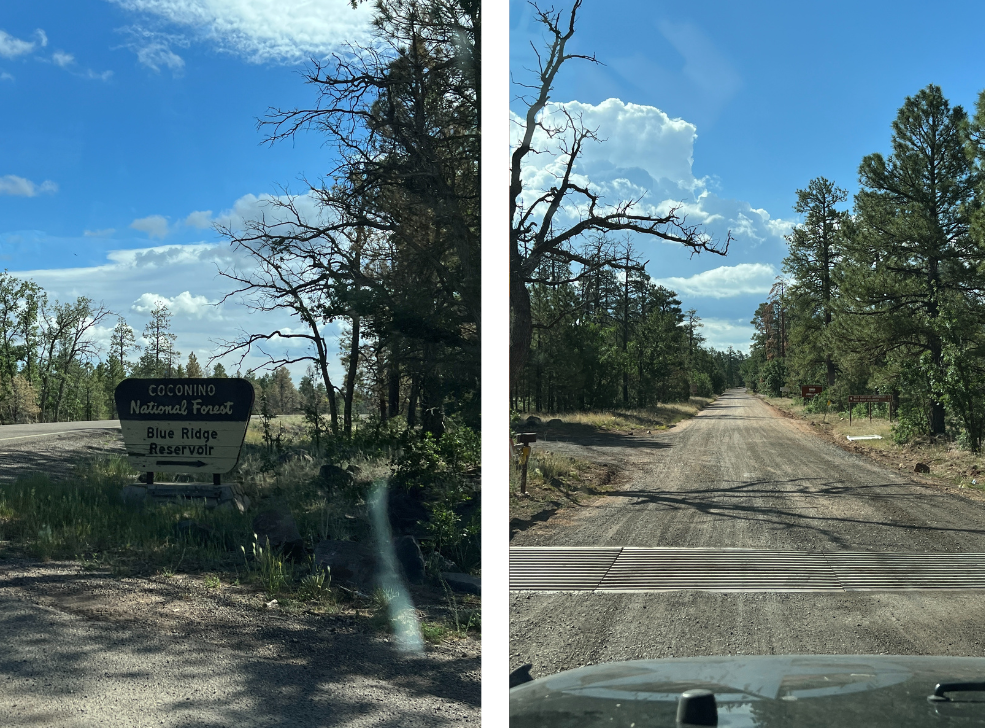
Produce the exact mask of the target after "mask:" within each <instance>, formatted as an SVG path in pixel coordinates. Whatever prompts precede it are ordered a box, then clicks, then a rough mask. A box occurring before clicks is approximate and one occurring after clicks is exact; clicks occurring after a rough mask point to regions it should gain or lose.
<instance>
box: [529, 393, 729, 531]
mask: <svg viewBox="0 0 985 728" xmlns="http://www.w3.org/2000/svg"><path fill="white" fill-rule="evenodd" d="M714 401H715V398H713V397H691V398H690V400H689V401H687V402H675V403H670V404H658V405H656V406H654V407H649V408H645V409H616V410H595V411H587V412H566V413H561V414H547V413H540V412H535V413H532V414H529V415H517V416H515V417H514V418H513V421H512V422H511V425H510V429H511V433H510V442H511V447H513V445H512V443H513V442H515V438H514V433H517V432H533V433H536V435H537V442H536V443H535V444H533V446H532V447H531V453H530V460H529V461H528V463H527V484H526V493H521V492H520V463H519V458H518V448H513V450H512V455H513V457H512V459H511V467H510V537H511V538H512V537H513V535H514V534H516V533H518V532H520V531H523V530H525V529H527V528H529V527H530V526H531V525H533V524H535V523H540V522H543V521H546V520H548V519H549V518H551V517H552V516H554V515H555V514H557V513H558V512H559V511H561V510H563V509H565V508H569V507H583V506H587V505H589V504H590V503H592V502H593V501H594V500H596V499H598V498H600V497H602V496H604V495H605V494H606V493H609V492H610V491H611V490H612V488H613V487H614V485H615V483H616V481H617V480H618V477H619V474H620V473H621V471H622V470H623V464H622V463H620V462H617V461H611V462H610V461H609V460H608V458H606V457H599V458H595V457H591V456H590V454H591V452H592V451H591V450H589V451H587V452H586V450H585V449H584V448H585V447H586V446H587V447H589V448H591V447H600V448H604V447H605V446H607V445H612V444H617V443H620V442H629V441H632V442H635V443H638V444H640V445H642V446H645V442H646V441H647V440H648V439H650V438H652V437H654V436H657V435H659V434H660V433H664V432H666V431H667V430H669V429H671V428H672V427H674V426H675V425H678V424H679V423H681V422H683V421H686V420H689V419H691V418H692V417H694V416H695V415H696V414H698V413H699V412H700V411H701V410H703V409H704V408H705V407H707V406H708V405H709V404H711V403H712V402H714ZM598 452H599V453H601V452H603V450H598ZM586 455H589V456H586Z"/></svg>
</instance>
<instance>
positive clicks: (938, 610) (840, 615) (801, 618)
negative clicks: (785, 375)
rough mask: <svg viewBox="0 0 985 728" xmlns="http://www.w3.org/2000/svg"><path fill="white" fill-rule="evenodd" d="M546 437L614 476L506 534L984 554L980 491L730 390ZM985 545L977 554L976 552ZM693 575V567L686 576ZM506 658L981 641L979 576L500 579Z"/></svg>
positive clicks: (983, 644) (585, 542) (771, 548)
mask: <svg viewBox="0 0 985 728" xmlns="http://www.w3.org/2000/svg"><path fill="white" fill-rule="evenodd" d="M547 447H550V448H551V449H552V450H556V451H558V452H562V453H567V454H571V455H575V456H578V457H581V458H587V459H595V460H596V461H598V462H608V463H613V464H619V465H620V466H621V467H622V468H625V471H624V474H623V478H622V479H621V481H620V484H619V487H618V488H617V489H616V490H615V491H614V492H612V493H611V494H609V495H607V496H605V497H603V498H602V499H600V500H598V501H596V502H594V503H592V504H589V505H586V506H585V507H582V508H568V509H565V510H564V511H562V514H563V515H561V516H560V517H557V516H556V517H555V518H552V519H550V520H548V521H546V522H544V523H538V524H534V525H533V526H531V527H530V528H529V529H527V530H525V531H523V532H520V533H518V534H516V535H515V536H514V538H513V540H512V542H511V545H512V546H513V547H530V546H559V547H575V546H592V547H603V546H634V547H665V548H676V549H682V548H691V549H694V548H717V549H719V550H721V549H733V548H740V549H759V550H762V551H764V552H769V553H774V554H779V553H782V552H787V551H790V552H797V553H799V554H802V555H803V558H810V557H811V555H812V554H834V555H835V556H838V555H839V554H841V555H844V553H845V552H874V553H892V554H898V553H904V552H905V553H906V554H910V555H911V557H912V558H919V554H921V553H930V554H943V555H944V556H942V557H940V558H939V559H933V560H932V563H931V565H930V566H929V567H928V568H925V569H924V573H925V574H930V577H931V578H932V575H933V566H934V564H935V563H938V564H942V563H946V554H948V553H983V554H985V506H983V504H982V503H981V502H980V501H977V500H972V499H971V498H966V497H964V496H962V495H961V494H958V493H956V492H950V491H946V490H943V489H940V488H936V487H934V486H928V485H921V484H916V483H913V482H909V480H908V479H907V477H906V476H905V474H900V473H897V472H891V471H888V470H885V469H883V468H880V467H878V466H876V465H874V464H872V463H870V462H869V461H867V460H865V459H863V458H861V457H859V456H857V455H853V454H851V453H848V452H845V451H844V450H841V449H840V448H838V447H836V446H834V445H832V444H831V443H829V442H826V441H824V440H822V439H820V438H818V437H815V436H814V435H812V434H811V432H810V427H809V426H807V425H804V424H803V423H799V422H796V421H793V420H790V419H786V418H781V417H779V416H777V415H776V414H775V413H774V412H773V411H772V410H771V409H770V408H769V407H767V406H766V405H765V404H763V403H762V402H760V401H759V400H757V399H756V398H755V397H753V396H752V395H750V394H747V393H745V392H744V391H742V390H732V391H730V392H727V393H726V394H725V395H723V396H722V397H721V398H719V399H718V400H717V401H716V402H715V403H713V404H712V405H711V406H710V407H709V408H708V409H706V410H704V411H703V412H701V413H700V414H699V415H698V416H697V417H695V418H694V419H693V420H690V421H688V422H686V423H684V424H682V425H680V426H678V427H677V428H675V429H673V430H671V431H669V432H666V433H662V434H660V435H654V436H652V437H651V436H642V437H640V436H607V437H604V438H598V439H596V440H595V441H594V442H591V443H589V444H582V443H578V442H567V443H566V442H554V443H550V444H549V445H547ZM983 560H985V557H983ZM695 586H696V587H697V586H698V582H697V581H696V582H695ZM510 605H511V630H510V631H511V634H510V638H511V639H510V652H511V655H510V660H511V669H512V668H516V667H518V666H519V665H522V664H524V663H527V662H531V663H533V665H534V667H533V669H532V670H531V674H532V675H533V676H534V677H539V676H541V675H545V674H550V673H553V672H557V671H560V670H564V669H569V668H573V667H578V666H581V665H585V664H594V663H598V662H606V661H612V660H627V659H640V658H651V657H670V656H675V657H689V656H696V655H724V654H786V653H850V654H872V653H876V654H878V653H889V654H936V655H983V654H985V637H982V636H981V634H982V627H983V626H985V616H983V614H985V612H983V609H982V607H983V606H985V591H983V590H981V589H958V590H948V591H939V590H938V591H935V590H931V589H926V588H921V589H916V590H910V591H899V590H879V589H876V590H873V591H832V592H819V591H803V592H796V591H789V590H763V591H734V592H730V591H727V590H724V589H718V590H712V591H698V590H696V589H691V588H682V589H676V590H673V591H662V592H660V591H627V592H622V593H619V592H615V591H612V592H605V591H599V590H597V589H596V590H594V591H581V592H562V593H545V592H542V591H515V592H513V593H511V597H510Z"/></svg>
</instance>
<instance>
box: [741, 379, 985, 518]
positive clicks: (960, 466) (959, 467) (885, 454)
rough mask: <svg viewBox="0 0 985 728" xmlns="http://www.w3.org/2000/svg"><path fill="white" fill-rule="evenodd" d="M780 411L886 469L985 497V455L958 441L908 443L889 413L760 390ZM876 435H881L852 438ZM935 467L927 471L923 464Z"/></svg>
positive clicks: (819, 434) (764, 397)
mask: <svg viewBox="0 0 985 728" xmlns="http://www.w3.org/2000/svg"><path fill="white" fill-rule="evenodd" d="M756 396H757V397H758V398H759V399H760V400H762V401H763V402H765V403H766V404H767V405H769V406H770V407H771V408H772V409H773V410H774V411H776V412H778V413H779V414H781V415H783V416H784V417H788V418H791V419H794V420H796V421H798V422H800V423H801V424H802V425H803V426H805V427H806V428H808V429H809V430H810V431H811V432H813V434H814V435H816V436H817V437H820V438H822V439H825V440H828V441H829V442H832V443H834V444H835V445H837V446H838V447H840V448H842V449H843V450H847V451H849V452H853V453H856V454H859V455H864V456H865V457H867V458H869V459H871V460H873V461H874V462H876V463H878V464H879V465H881V466H882V467H884V468H889V469H890V470H896V471H899V472H905V473H906V474H907V477H910V478H913V479H914V480H916V481H918V482H923V483H927V484H932V485H938V486H941V487H946V488H957V489H960V490H962V491H965V492H966V494H967V495H973V496H976V497H978V498H981V499H982V500H985V462H983V459H982V456H981V455H980V454H978V455H976V454H975V453H972V452H970V451H968V450H962V449H961V448H959V447H958V446H957V445H956V444H955V443H953V442H946V441H937V440H932V439H930V438H917V439H915V440H913V441H911V442H908V443H906V444H905V445H898V444H896V443H895V442H894V441H893V433H892V423H890V422H889V420H888V419H887V418H886V417H885V416H883V417H873V418H872V419H871V420H870V419H869V418H868V417H861V418H859V417H854V416H853V417H852V418H851V422H849V418H848V416H847V415H846V414H845V413H843V412H827V413H814V412H808V411H806V409H805V406H804V402H803V400H801V399H800V398H785V397H767V396H764V395H761V394H757V395H756ZM873 435H876V436H878V437H879V438H880V439H864V440H860V439H852V440H849V439H848V438H849V437H852V438H858V437H866V436H873ZM919 466H926V469H929V472H927V471H926V470H925V469H924V468H923V467H919Z"/></svg>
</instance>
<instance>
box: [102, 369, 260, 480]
mask: <svg viewBox="0 0 985 728" xmlns="http://www.w3.org/2000/svg"><path fill="white" fill-rule="evenodd" d="M253 398H254V393H253V385H252V384H250V383H249V382H248V381H247V380H245V379H124V380H123V381H122V382H120V384H119V385H118V386H117V387H116V392H115V399H116V411H117V412H118V413H119V416H120V426H121V429H122V430H123V440H124V442H125V443H126V448H127V457H128V459H129V461H130V463H131V464H132V465H133V467H135V468H136V469H137V470H142V471H144V472H145V473H147V485H148V486H150V485H152V484H153V483H154V473H155V472H158V473H161V472H164V473H211V474H212V478H213V480H212V482H213V484H214V485H219V484H220V478H219V476H220V475H221V474H222V473H228V472H229V471H230V470H232V469H233V468H235V467H236V463H237V461H238V460H239V451H240V449H241V448H242V447H243V439H244V438H245V437H246V428H247V426H248V425H249V423H250V414H251V412H252V411H253Z"/></svg>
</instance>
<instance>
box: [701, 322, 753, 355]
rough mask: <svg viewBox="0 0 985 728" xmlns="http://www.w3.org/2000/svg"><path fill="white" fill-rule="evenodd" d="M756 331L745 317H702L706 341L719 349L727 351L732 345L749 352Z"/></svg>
mask: <svg viewBox="0 0 985 728" xmlns="http://www.w3.org/2000/svg"><path fill="white" fill-rule="evenodd" d="M750 318H751V316H750ZM754 331H755V329H754V328H753V327H752V325H751V324H749V322H748V321H746V320H745V319H719V318H705V319H701V335H702V336H704V337H705V343H706V344H707V345H708V346H710V347H711V348H713V349H717V350H718V351H725V350H726V349H728V348H729V347H730V346H731V347H732V348H733V349H735V350H736V351H742V352H745V353H747V354H748V353H749V345H750V344H751V343H752V335H753V333H754Z"/></svg>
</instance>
